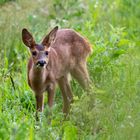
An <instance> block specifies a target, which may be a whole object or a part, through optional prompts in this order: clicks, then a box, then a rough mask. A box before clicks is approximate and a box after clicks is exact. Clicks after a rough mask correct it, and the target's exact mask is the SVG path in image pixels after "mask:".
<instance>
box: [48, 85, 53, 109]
mask: <svg viewBox="0 0 140 140" xmlns="http://www.w3.org/2000/svg"><path fill="white" fill-rule="evenodd" d="M47 91H48V105H49V107H50V108H51V107H52V106H53V101H54V95H55V85H52V87H49V88H48V90H47Z"/></svg>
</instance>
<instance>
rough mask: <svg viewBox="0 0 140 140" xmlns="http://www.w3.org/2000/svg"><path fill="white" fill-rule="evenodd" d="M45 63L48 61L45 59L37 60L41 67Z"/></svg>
mask: <svg viewBox="0 0 140 140" xmlns="http://www.w3.org/2000/svg"><path fill="white" fill-rule="evenodd" d="M45 64H46V61H44V60H40V61H38V62H37V65H39V66H41V67H43V66H44V65H45Z"/></svg>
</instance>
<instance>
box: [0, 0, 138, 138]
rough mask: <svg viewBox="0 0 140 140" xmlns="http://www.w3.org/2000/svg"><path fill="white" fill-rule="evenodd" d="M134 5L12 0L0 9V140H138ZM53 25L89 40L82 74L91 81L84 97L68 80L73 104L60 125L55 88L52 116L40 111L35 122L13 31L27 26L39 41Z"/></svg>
mask: <svg viewBox="0 0 140 140" xmlns="http://www.w3.org/2000/svg"><path fill="white" fill-rule="evenodd" d="M0 2H1V1H0ZM0 4H1V3H0ZM139 6H140V2H139V0H133V1H132V0H122V1H121V0H115V1H112V0H108V1H103V0H95V1H93V0H88V1H83V0H76V1H75V0H69V1H64V0H62V1H60V0H53V1H47V0H38V1H33V0H30V1H28V0H15V1H10V2H6V3H3V4H2V5H0V52H1V53H0V58H1V61H0V67H1V69H0V91H1V93H0V139H4V140H6V139H17V140H19V139H25V140H26V139H31V140H32V139H37V140H39V139H41V140H42V139H44V140H46V139H50V140H51V139H52V140H56V139H62V140H78V139H80V140H94V139H98V140H103V139H105V140H106V139H110V140H112V139H113V140H124V139H132V140H138V139H140V134H139V129H140V126H139V123H140V119H139V113H140V111H139V110H140V104H139V100H140V96H139V93H140V90H139V86H140V76H139V75H140V63H139V62H140V49H139V46H140V42H139V35H140V25H139V22H140V19H139V17H140V12H139ZM56 25H58V26H59V27H60V28H73V29H75V30H76V31H78V32H80V33H81V34H82V35H83V36H85V37H86V38H88V40H89V41H90V42H91V44H92V46H93V54H91V56H90V57H89V58H88V69H89V73H90V78H91V80H92V81H93V83H94V84H93V85H92V87H91V90H90V92H88V93H86V92H84V91H82V89H81V88H80V86H79V85H78V83H76V81H74V80H73V81H72V82H71V84H72V89H73V92H74V100H75V102H74V103H73V105H72V108H71V112H70V115H69V117H68V119H67V120H65V121H64V117H63V114H62V111H61V110H62V109H61V108H62V99H61V93H60V91H59V89H57V91H56V97H55V104H54V107H53V111H52V115H51V116H49V115H48V114H49V113H48V111H49V110H48V107H47V106H46V107H45V113H44V115H43V116H42V121H41V122H36V121H35V99H34V95H33V93H32V91H31V90H30V88H29V87H28V85H27V76H26V64H27V60H28V57H29V53H28V51H27V48H26V47H25V46H24V45H23V44H22V41H21V30H22V28H24V27H26V28H28V29H29V30H30V31H31V32H32V33H33V34H34V37H35V39H36V40H37V41H38V42H39V41H41V39H42V37H43V36H45V35H46V33H47V32H48V31H49V30H50V29H51V28H53V27H54V26H56ZM45 103H47V99H46V100H45ZM50 119H51V120H52V121H51V123H49V120H50Z"/></svg>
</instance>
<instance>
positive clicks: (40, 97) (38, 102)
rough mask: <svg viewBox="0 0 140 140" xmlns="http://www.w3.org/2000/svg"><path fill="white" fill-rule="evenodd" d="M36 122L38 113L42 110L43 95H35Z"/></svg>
mask: <svg viewBox="0 0 140 140" xmlns="http://www.w3.org/2000/svg"><path fill="white" fill-rule="evenodd" d="M35 98H36V120H37V121H38V120H39V116H38V112H42V111H43V109H44V96H43V94H36V95H35Z"/></svg>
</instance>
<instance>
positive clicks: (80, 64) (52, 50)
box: [22, 26, 91, 114]
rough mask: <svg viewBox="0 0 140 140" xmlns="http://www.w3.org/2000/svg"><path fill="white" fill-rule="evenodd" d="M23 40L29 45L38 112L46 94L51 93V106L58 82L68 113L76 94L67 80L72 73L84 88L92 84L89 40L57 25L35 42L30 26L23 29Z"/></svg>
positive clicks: (49, 101) (29, 76)
mask: <svg viewBox="0 0 140 140" xmlns="http://www.w3.org/2000/svg"><path fill="white" fill-rule="evenodd" d="M22 40H23V42H24V44H25V45H26V46H27V47H29V49H30V52H31V54H32V55H31V57H30V59H29V62H28V84H29V86H30V87H31V89H32V90H33V91H34V92H35V97H36V104H37V105H36V106H37V112H38V111H41V112H42V111H43V104H44V103H43V93H44V92H45V91H47V92H48V105H49V107H50V108H51V107H52V105H53V98H54V93H55V86H56V83H58V85H59V87H60V90H61V92H62V96H63V112H64V113H66V114H67V113H68V111H69V108H70V103H71V102H72V100H73V95H72V91H71V87H70V83H69V81H68V74H69V73H70V74H71V75H72V76H73V77H74V78H75V79H76V80H77V81H78V82H79V83H80V85H81V86H82V87H83V88H86V87H87V86H88V84H89V81H90V80H89V75H88V71H87V67H86V58H87V56H88V54H89V53H90V52H91V47H90V45H89V43H88V42H87V41H86V40H85V39H84V38H83V37H82V36H80V35H79V34H78V33H76V32H75V31H74V30H71V29H59V30H58V27H57V26H56V27H55V28H54V29H53V30H52V31H51V32H50V33H49V34H48V35H47V36H46V37H45V38H44V39H43V41H42V43H41V44H36V42H35V41H34V39H33V37H32V35H31V33H29V32H28V31H27V29H23V30H22Z"/></svg>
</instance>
